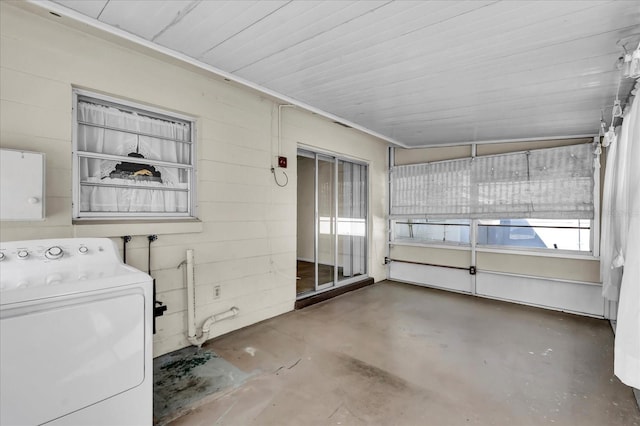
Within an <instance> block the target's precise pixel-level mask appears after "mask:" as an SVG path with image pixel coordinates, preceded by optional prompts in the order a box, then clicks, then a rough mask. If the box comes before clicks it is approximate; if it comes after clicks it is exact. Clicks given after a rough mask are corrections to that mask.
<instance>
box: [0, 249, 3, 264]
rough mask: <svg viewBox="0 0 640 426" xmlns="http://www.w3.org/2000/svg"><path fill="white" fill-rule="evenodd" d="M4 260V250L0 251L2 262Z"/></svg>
mask: <svg viewBox="0 0 640 426" xmlns="http://www.w3.org/2000/svg"><path fill="white" fill-rule="evenodd" d="M3 260H4V252H1V251H0V262H2V261H3Z"/></svg>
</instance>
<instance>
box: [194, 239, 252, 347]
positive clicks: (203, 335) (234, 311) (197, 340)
mask: <svg viewBox="0 0 640 426" xmlns="http://www.w3.org/2000/svg"><path fill="white" fill-rule="evenodd" d="M186 263H187V316H188V321H187V322H188V324H187V327H188V332H187V340H189V343H191V344H192V345H195V346H198V347H200V346H202V344H203V343H204V342H206V341H207V339H208V338H209V330H211V326H212V325H213V324H215V323H216V322H218V321H222V320H225V319H229V318H233V317H235V316H236V315H238V312H240V309H238V308H236V307H235V306H234V307H233V308H231V309H229V310H228V311H225V312H221V313H219V314H215V315H212V316H210V317H209V318H207V319H206V320H205V322H204V324H202V330H201V331H200V333H199V334H198V332H197V329H198V326H197V324H196V282H195V273H194V262H193V249H187V262H186Z"/></svg>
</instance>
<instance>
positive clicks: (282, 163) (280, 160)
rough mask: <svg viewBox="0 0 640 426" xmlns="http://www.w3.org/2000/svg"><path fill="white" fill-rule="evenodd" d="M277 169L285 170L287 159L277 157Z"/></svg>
mask: <svg viewBox="0 0 640 426" xmlns="http://www.w3.org/2000/svg"><path fill="white" fill-rule="evenodd" d="M278 167H280V168H281V169H286V168H287V157H278Z"/></svg>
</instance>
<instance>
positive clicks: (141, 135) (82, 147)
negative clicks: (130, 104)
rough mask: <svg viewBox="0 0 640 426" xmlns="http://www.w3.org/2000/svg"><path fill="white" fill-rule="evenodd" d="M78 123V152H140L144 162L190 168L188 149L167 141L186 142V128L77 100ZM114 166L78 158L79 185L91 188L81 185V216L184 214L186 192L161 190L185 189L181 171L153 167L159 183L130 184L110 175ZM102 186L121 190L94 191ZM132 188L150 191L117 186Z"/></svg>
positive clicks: (188, 136) (102, 187)
mask: <svg viewBox="0 0 640 426" xmlns="http://www.w3.org/2000/svg"><path fill="white" fill-rule="evenodd" d="M78 121H79V125H78V150H79V151H86V152H93V153H98V154H111V155H119V156H123V157H126V156H127V155H128V154H129V153H139V154H141V155H143V156H144V158H147V159H150V160H160V161H166V162H171V163H176V165H177V166H179V165H182V164H184V165H189V164H190V161H191V158H190V155H191V147H190V145H189V144H186V143H180V142H174V141H172V140H168V139H173V140H177V141H189V140H190V135H191V129H190V127H189V125H188V124H186V123H180V122H170V121H165V120H159V119H154V118H150V117H145V116H141V115H138V114H136V113H131V112H125V111H121V110H119V109H117V108H114V107H110V106H104V105H96V104H93V103H89V102H82V101H81V102H78ZM83 123H89V124H83ZM116 129H122V130H125V131H119V130H116ZM149 135H156V136H159V137H153V136H149ZM165 138H168V139H165ZM125 161H126V160H125ZM119 162H120V161H113V160H102V159H92V158H81V159H80V164H79V165H80V181H81V182H84V183H89V184H92V185H83V186H81V189H80V209H81V211H86V212H91V211H94V212H163V213H165V212H186V211H187V209H188V196H187V192H186V191H167V190H162V188H167V189H187V188H188V179H189V176H188V173H187V172H186V170H185V169H181V168H179V167H175V168H174V167H161V166H156V167H155V168H156V170H157V171H159V172H160V173H161V179H162V182H154V181H132V180H130V179H122V178H115V177H114V178H112V177H110V176H109V174H110V173H111V172H112V171H114V168H115V166H116V165H117V164H118V163H119ZM101 184H110V185H119V186H121V187H113V186H111V187H109V186H99V185H101ZM134 185H135V186H138V187H140V186H145V187H149V189H141V188H123V187H122V186H134Z"/></svg>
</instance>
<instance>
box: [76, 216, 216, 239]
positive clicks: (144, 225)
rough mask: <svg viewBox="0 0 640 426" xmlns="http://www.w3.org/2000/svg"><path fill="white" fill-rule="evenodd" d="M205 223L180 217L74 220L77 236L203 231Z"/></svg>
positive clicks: (119, 235)
mask: <svg viewBox="0 0 640 426" xmlns="http://www.w3.org/2000/svg"><path fill="white" fill-rule="evenodd" d="M202 230H203V223H202V222H201V221H200V220H198V219H179V220H171V221H168V220H166V221H158V220H136V221H121V220H118V221H107V220H100V221H98V220H91V221H81V220H76V221H74V222H73V231H74V236H76V237H121V236H123V235H132V236H133V235H151V234H155V235H168V234H192V233H198V232H202Z"/></svg>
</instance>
